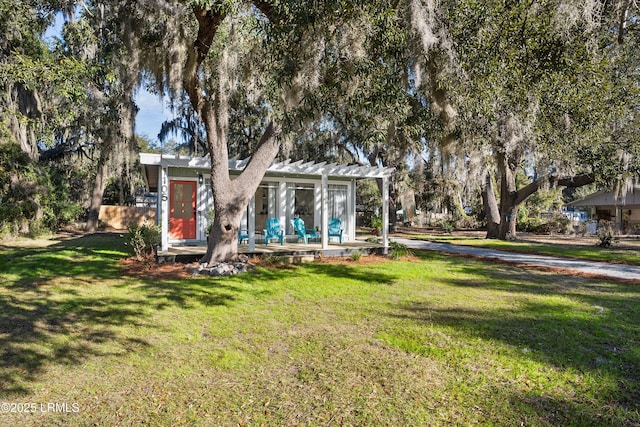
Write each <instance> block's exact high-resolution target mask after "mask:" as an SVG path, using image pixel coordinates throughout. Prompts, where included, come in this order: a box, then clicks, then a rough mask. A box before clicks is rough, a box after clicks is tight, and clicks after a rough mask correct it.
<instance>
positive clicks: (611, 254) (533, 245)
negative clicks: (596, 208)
mask: <svg viewBox="0 0 640 427" xmlns="http://www.w3.org/2000/svg"><path fill="white" fill-rule="evenodd" d="M410 238H411V239H418V240H429V241H433V242H444V243H452V244H456V245H467V246H476V247H479V248H490V249H498V250H505V251H511V252H524V253H536V254H542V255H551V256H562V257H569V258H578V259H586V260H594V261H606V262H618V263H623V264H633V265H640V249H632V248H625V249H622V248H616V247H612V248H601V247H600V246H597V245H596V244H595V243H594V244H593V245H588V246H587V245H576V244H553V243H537V242H530V241H519V240H515V241H504V240H493V239H484V238H473V237H463V236H453V235H412V236H410ZM594 242H595V239H594Z"/></svg>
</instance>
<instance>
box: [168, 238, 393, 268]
mask: <svg viewBox="0 0 640 427" xmlns="http://www.w3.org/2000/svg"><path fill="white" fill-rule="evenodd" d="M387 249H388V248H385V247H384V245H383V244H382V243H380V242H376V243H374V242H367V241H366V240H365V238H360V237H358V238H357V239H356V240H350V241H348V242H343V243H342V244H338V242H330V243H329V244H328V246H327V247H326V248H323V246H322V243H320V242H309V243H308V244H306V245H305V244H304V243H303V242H299V243H297V242H285V243H284V244H283V245H280V244H279V243H269V246H265V245H264V243H258V244H256V245H255V247H254V249H253V250H251V248H250V247H249V245H248V244H241V245H239V246H238V252H239V253H240V254H244V255H247V256H248V257H250V258H251V257H254V256H256V257H263V256H278V257H295V258H299V259H300V261H311V260H312V259H314V258H317V257H319V256H323V257H350V256H352V255H353V254H354V253H360V254H362V255H368V254H384V253H386V252H387ZM206 251H207V245H205V244H198V245H195V244H194V245H173V246H169V250H168V251H167V253H158V262H160V263H162V262H173V261H180V262H194V261H198V260H199V259H200V258H202V257H203V256H204V254H205V252H206Z"/></svg>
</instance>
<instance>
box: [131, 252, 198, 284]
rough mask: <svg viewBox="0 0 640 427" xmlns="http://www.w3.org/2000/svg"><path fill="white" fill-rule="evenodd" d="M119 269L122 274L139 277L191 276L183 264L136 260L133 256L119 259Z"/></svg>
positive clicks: (169, 277) (168, 277)
mask: <svg viewBox="0 0 640 427" xmlns="http://www.w3.org/2000/svg"><path fill="white" fill-rule="evenodd" d="M120 271H121V272H122V275H123V276H128V277H137V278H141V279H186V278H188V277H190V276H191V275H190V274H189V272H188V271H187V270H186V269H185V264H182V263H179V262H176V263H163V264H158V263H157V262H155V261H154V260H149V261H138V260H137V259H136V258H134V257H131V258H124V259H122V260H120Z"/></svg>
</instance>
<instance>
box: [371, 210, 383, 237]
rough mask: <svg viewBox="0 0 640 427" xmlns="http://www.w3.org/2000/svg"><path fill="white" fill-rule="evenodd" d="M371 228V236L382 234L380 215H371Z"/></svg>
mask: <svg viewBox="0 0 640 427" xmlns="http://www.w3.org/2000/svg"><path fill="white" fill-rule="evenodd" d="M371 227H372V228H373V231H374V233H373V234H380V233H381V232H382V217H381V216H380V215H373V216H372V217H371Z"/></svg>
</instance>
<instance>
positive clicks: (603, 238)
mask: <svg viewBox="0 0 640 427" xmlns="http://www.w3.org/2000/svg"><path fill="white" fill-rule="evenodd" d="M596 233H597V236H598V246H600V247H601V248H610V247H611V245H612V244H613V243H615V242H617V241H618V237H616V236H615V235H614V234H615V231H614V227H613V222H612V221H606V220H600V221H598V229H597V231H596Z"/></svg>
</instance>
